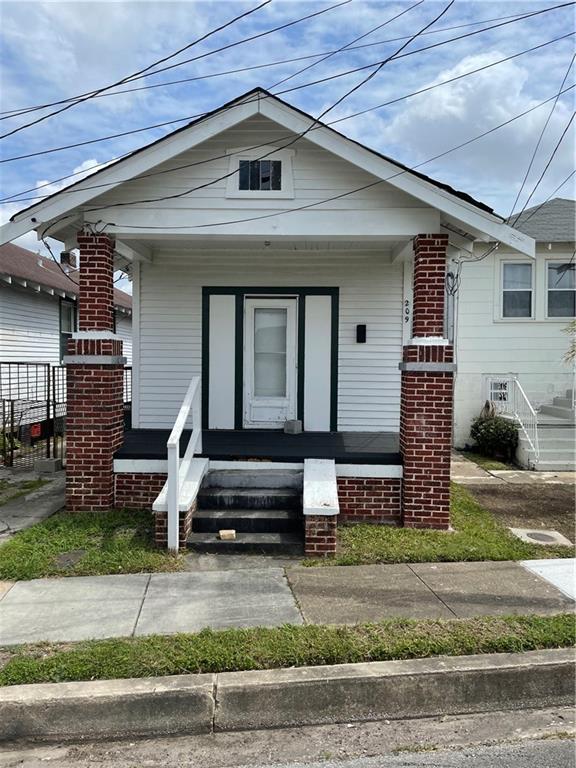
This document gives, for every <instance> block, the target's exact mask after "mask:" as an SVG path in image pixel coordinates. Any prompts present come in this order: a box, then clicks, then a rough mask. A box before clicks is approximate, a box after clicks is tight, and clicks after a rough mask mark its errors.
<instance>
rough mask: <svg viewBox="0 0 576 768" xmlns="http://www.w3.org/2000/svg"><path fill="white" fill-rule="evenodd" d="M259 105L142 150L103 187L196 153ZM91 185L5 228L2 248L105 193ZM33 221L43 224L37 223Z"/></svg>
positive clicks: (246, 105)
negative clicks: (183, 155) (33, 219)
mask: <svg viewBox="0 0 576 768" xmlns="http://www.w3.org/2000/svg"><path fill="white" fill-rule="evenodd" d="M258 101H259V100H257V99H252V100H250V101H248V102H240V103H238V104H232V105H229V106H228V107H227V108H226V109H225V110H223V111H219V112H216V113H215V114H213V115H211V116H210V117H207V118H205V119H204V120H202V121H201V122H199V123H198V124H196V125H192V126H190V127H189V130H183V131H180V132H178V133H176V134H174V135H173V136H167V137H166V138H165V140H164V141H161V142H158V143H155V144H153V145H152V146H150V147H147V148H144V149H142V150H140V151H139V152H138V153H137V154H136V155H134V156H133V157H127V158H126V159H125V160H124V161H120V162H119V163H118V164H115V165H114V166H112V167H111V168H110V169H109V170H106V169H104V170H103V171H102V172H101V173H100V174H99V177H98V178H99V183H100V184H107V185H108V188H107V190H106V191H110V190H112V189H114V188H115V187H117V186H119V185H120V184H122V183H124V182H125V181H128V180H129V179H132V178H134V177H135V176H139V175H140V174H141V173H145V172H146V171H149V170H150V169H152V168H154V167H155V166H157V165H160V164H161V163H164V162H166V161H167V160H171V159H172V158H173V157H175V156H176V155H179V154H180V153H182V152H185V151H187V150H189V149H192V148H193V147H195V146H197V145H198V144H201V143H203V142H204V141H208V140H209V139H211V138H212V137H213V136H216V135H217V134H219V133H221V132H222V131H225V130H227V129H228V128H232V127H234V126H235V125H237V124H238V123H240V122H242V121H243V120H247V119H248V118H249V117H252V116H253V115H255V114H257V113H258ZM90 183H91V177H90V176H88V177H87V178H86V179H83V180H82V181H81V182H79V183H78V185H77V186H76V187H75V189H74V191H70V192H64V191H63V192H61V193H59V194H58V195H55V196H54V197H53V198H52V199H50V200H48V201H46V202H45V203H42V202H39V203H38V204H37V205H36V206H34V207H33V208H30V209H28V210H27V211H26V212H25V213H24V214H22V218H18V217H17V218H16V219H15V220H14V221H10V222H8V223H7V224H4V226H2V227H0V245H4V244H5V243H8V242H11V241H12V240H15V239H16V238H17V237H20V236H21V235H25V234H26V233H27V232H30V230H32V229H36V228H37V227H38V226H39V224H41V225H42V226H44V225H45V224H46V223H48V222H50V221H52V220H53V219H57V218H58V217H59V216H64V215H66V214H67V213H68V212H69V211H71V210H73V209H74V208H77V207H78V206H80V205H83V204H84V203H87V202H88V201H89V200H92V199H93V198H95V197H98V196H100V195H101V194H103V192H102V191H101V190H94V189H87V188H86V187H89V186H90ZM32 218H36V219H38V220H39V221H37V222H33V221H32V220H31V219H32Z"/></svg>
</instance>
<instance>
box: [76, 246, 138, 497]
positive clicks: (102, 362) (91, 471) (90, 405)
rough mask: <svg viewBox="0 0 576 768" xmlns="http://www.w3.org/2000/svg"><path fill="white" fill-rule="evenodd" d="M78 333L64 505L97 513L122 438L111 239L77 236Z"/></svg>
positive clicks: (108, 492)
mask: <svg viewBox="0 0 576 768" xmlns="http://www.w3.org/2000/svg"><path fill="white" fill-rule="evenodd" d="M78 247H79V249H80V280H79V298H78V328H79V331H78V333H75V334H74V335H73V337H72V339H70V341H69V342H68V350H67V352H68V354H67V356H66V357H65V358H64V362H65V364H66V373H67V377H66V381H67V385H66V391H67V401H66V507H67V509H68V510H71V511H75V512H79V511H99V510H105V509H110V508H111V507H112V506H113V505H114V468H113V456H114V451H115V450H116V449H117V448H118V447H119V446H120V445H121V443H122V439H123V378H124V363H125V358H123V357H122V342H121V341H120V339H118V338H117V337H116V335H115V334H114V241H113V240H111V239H110V238H109V237H108V236H107V235H104V234H99V235H94V234H87V233H83V234H82V235H80V236H79V237H78Z"/></svg>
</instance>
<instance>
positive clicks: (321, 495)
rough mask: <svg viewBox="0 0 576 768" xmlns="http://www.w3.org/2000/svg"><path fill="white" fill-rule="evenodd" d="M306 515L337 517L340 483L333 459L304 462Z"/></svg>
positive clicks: (304, 504)
mask: <svg viewBox="0 0 576 768" xmlns="http://www.w3.org/2000/svg"><path fill="white" fill-rule="evenodd" d="M303 507H304V515H305V516H306V515H322V516H326V515H330V516H332V515H337V514H338V513H339V512H340V504H339V503H338V483H337V482H336V464H335V462H334V460H333V459H306V460H305V461H304V503H303Z"/></svg>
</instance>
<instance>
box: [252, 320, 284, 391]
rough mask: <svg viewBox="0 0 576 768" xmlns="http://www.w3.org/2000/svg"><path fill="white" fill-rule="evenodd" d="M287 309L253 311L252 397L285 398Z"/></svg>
mask: <svg viewBox="0 0 576 768" xmlns="http://www.w3.org/2000/svg"><path fill="white" fill-rule="evenodd" d="M287 324H288V310H286V309H284V308H277V309H276V308H265V307H261V308H256V309H255V310H254V394H255V396H256V397H286V331H287Z"/></svg>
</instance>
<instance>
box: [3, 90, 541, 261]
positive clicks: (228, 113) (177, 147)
mask: <svg viewBox="0 0 576 768" xmlns="http://www.w3.org/2000/svg"><path fill="white" fill-rule="evenodd" d="M257 114H260V115H263V116H264V117H267V118H268V119H270V120H272V121H274V122H276V123H278V124H280V125H282V126H284V127H285V128H287V129H288V130H290V131H293V132H295V133H296V134H302V133H304V132H305V131H309V132H308V133H306V141H308V142H310V143H312V144H314V145H316V146H318V147H321V148H323V149H325V150H327V151H328V152H331V153H332V154H334V155H336V156H339V157H340V158H342V159H344V160H347V161H348V162H350V163H351V164H353V165H355V166H356V167H358V168H362V169H363V170H364V171H366V172H368V173H370V174H371V175H372V176H374V177H376V179H378V178H380V179H381V180H383V181H384V180H385V181H387V183H389V184H390V185H392V186H393V187H396V188H397V189H399V190H402V191H403V192H405V193H407V194H409V195H411V196H413V197H415V198H416V199H418V200H421V201H422V202H423V203H424V204H425V205H426V206H430V207H431V208H433V209H436V210H438V211H440V212H441V213H443V214H444V216H445V217H447V218H448V219H449V220H451V221H453V222H454V224H455V225H456V226H460V227H464V228H466V229H467V230H468V231H469V232H470V234H473V235H474V236H475V237H477V238H479V239H483V240H489V239H492V240H494V239H496V240H498V241H501V242H503V243H506V244H507V245H510V246H511V247H513V248H514V249H516V250H518V251H520V252H522V253H525V254H527V255H530V256H533V254H534V241H533V240H532V239H531V238H529V237H527V236H526V235H523V234H522V233H520V232H517V231H516V230H514V229H512V228H511V227H509V226H508V225H507V224H505V223H504V222H503V221H502V219H501V217H499V216H497V215H496V214H494V213H493V212H492V211H491V209H489V208H488V207H487V206H485V205H483V204H481V203H478V202H477V201H474V200H473V199H472V198H470V197H469V196H467V195H464V194H463V193H458V192H456V191H455V190H452V189H451V188H450V187H448V186H447V185H445V184H441V183H439V182H435V181H434V180H432V179H429V178H428V177H425V176H424V175H423V174H419V173H418V172H415V171H412V170H411V169H408V168H406V167H405V166H402V165H401V164H399V163H396V162H395V161H393V160H391V159H389V158H386V157H385V156H383V155H381V154H380V153H378V152H375V151H373V150H370V149H368V148H367V147H365V146H363V145H361V144H359V143H358V142H355V141H353V140H351V139H348V138H347V137H345V136H344V135H342V134H340V133H338V132H337V131H335V130H334V129H333V128H330V127H328V126H326V125H324V124H321V123H320V124H318V123H317V121H315V120H314V118H312V117H311V116H310V115H307V114H306V113H304V112H302V111H301V110H298V109H296V108H294V107H292V106H290V105H289V104H287V103H286V102H283V101H281V100H280V99H278V98H277V97H275V96H272V95H271V94H269V93H268V92H267V91H264V90H263V89H255V90H254V91H251V92H249V93H248V94H244V96H242V97H240V98H239V99H236V100H233V101H231V102H229V103H228V104H225V105H224V106H222V107H220V108H219V109H217V110H215V111H214V112H212V113H210V114H208V115H206V116H205V117H202V118H200V119H199V120H197V121H196V122H195V123H192V124H190V125H188V126H185V127H184V128H181V129H178V130H177V131H175V132H174V133H172V134H170V135H169V136H167V137H164V138H163V139H160V140H158V141H157V142H154V143H152V144H150V145H148V146H147V147H144V148H142V149H140V150H137V151H136V152H134V153H132V154H131V155H129V156H128V157H126V158H124V159H122V160H119V161H118V162H117V163H115V164H114V165H112V166H109V167H107V168H104V169H101V170H100V171H98V172H97V174H98V175H99V178H100V179H101V180H102V181H103V182H104V183H107V184H109V185H110V186H109V189H110V190H111V189H114V188H116V187H118V186H119V185H121V184H122V183H123V182H125V181H127V180H129V179H130V178H133V177H134V176H137V175H139V174H141V173H144V172H146V171H148V170H150V169H151V168H153V167H155V166H157V165H159V164H160V163H162V162H165V161H166V160H169V159H171V158H173V157H174V156H176V155H178V154H180V153H182V152H184V151H186V150H188V149H190V148H192V147H196V146H198V145H199V144H200V143H202V142H204V141H207V140H208V139H210V138H212V137H213V136H215V135H217V134H220V133H222V132H223V131H224V130H226V129H227V128H230V127H233V126H236V125H238V124H239V123H240V122H242V121H243V120H246V119H248V118H249V117H252V116H254V115H257ZM311 128H313V130H309V129H311ZM91 178H93V176H92V177H87V178H86V179H84V180H82V181H80V182H77V183H76V184H74V185H71V186H70V187H69V188H66V190H62V191H60V192H58V193H56V194H55V195H53V196H52V197H50V198H47V199H46V200H44V201H41V202H40V203H37V204H35V205H33V206H31V207H29V208H27V209H25V210H24V211H21V212H19V213H17V214H15V215H14V216H13V217H12V219H11V221H10V222H9V223H8V224H6V225H5V226H4V227H2V228H1V230H0V241H1V242H6V241H9V240H12V239H14V238H16V237H18V236H19V235H22V234H25V233H26V232H28V231H30V230H31V229H38V230H44V229H45V227H46V225H50V226H52V229H51V232H50V234H51V236H53V237H58V236H64V237H67V236H68V237H69V236H70V235H71V232H70V231H69V229H70V228H69V223H70V221H71V220H72V219H77V217H78V216H79V215H81V216H82V217H83V216H84V214H83V212H82V210H80V209H79V206H82V205H84V204H85V203H87V202H89V201H90V200H92V199H93V198H94V197H97V196H98V194H99V192H98V191H93V190H91V189H90V188H89V187H90V179H91ZM106 180H107V181H106ZM376 183H377V182H376ZM71 212H72V213H71ZM86 213H87V214H88V216H87V218H86V221H88V222H89V220H90V218H94V217H90V215H89V214H90V210H88V211H86ZM95 213H96V214H97V211H96V212H95ZM32 214H34V215H32ZM59 217H65V220H66V222H67V223H63V222H60V223H61V224H63V226H60V227H59V228H57V227H55V226H54V224H55V223H57V222H58V219H59ZM95 218H99V217H98V215H96V217H95ZM121 218H122V217H121V216H119V220H121ZM92 223H94V222H92ZM143 229H144V230H145V227H143ZM422 231H424V230H422ZM427 231H429V230H427ZM120 232H122V225H121V224H120V225H119V226H118V227H116V226H114V225H111V226H110V234H119V233H120Z"/></svg>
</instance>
